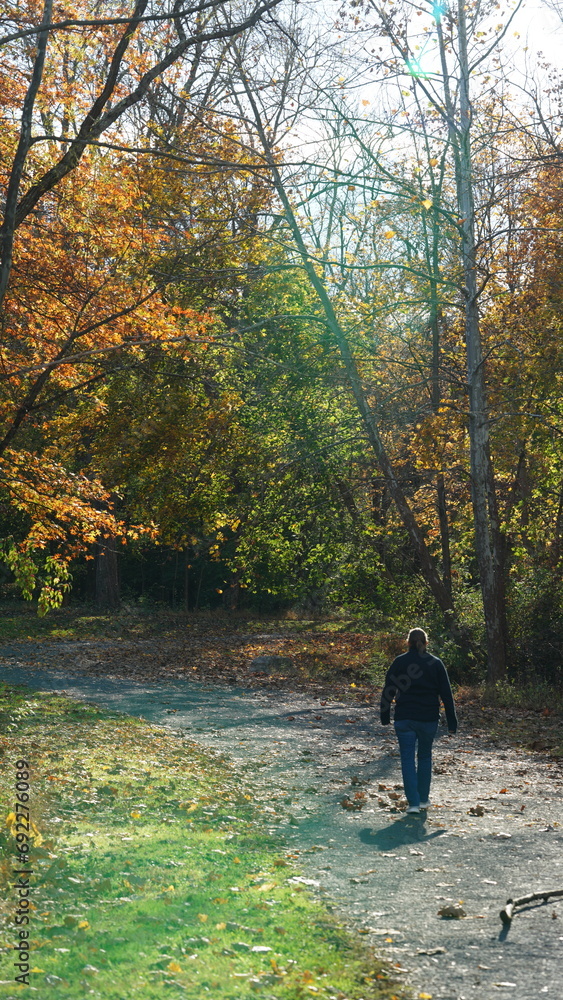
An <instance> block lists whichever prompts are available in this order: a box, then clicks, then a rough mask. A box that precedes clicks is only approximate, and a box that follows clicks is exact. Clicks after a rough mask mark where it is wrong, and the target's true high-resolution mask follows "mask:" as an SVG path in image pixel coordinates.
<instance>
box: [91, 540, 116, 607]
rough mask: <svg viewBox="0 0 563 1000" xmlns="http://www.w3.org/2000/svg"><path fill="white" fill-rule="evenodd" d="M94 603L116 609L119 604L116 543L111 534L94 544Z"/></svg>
mask: <svg viewBox="0 0 563 1000" xmlns="http://www.w3.org/2000/svg"><path fill="white" fill-rule="evenodd" d="M96 549H97V551H96V604H97V605H98V607H100V608H107V609H117V608H119V606H120V604H121V598H120V592H119V570H118V564H117V545H116V540H115V538H114V536H113V535H110V536H109V538H100V540H99V541H98V542H97V545H96Z"/></svg>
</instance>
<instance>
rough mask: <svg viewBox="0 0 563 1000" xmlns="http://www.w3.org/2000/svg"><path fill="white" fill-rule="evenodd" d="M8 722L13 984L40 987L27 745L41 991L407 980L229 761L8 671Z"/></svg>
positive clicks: (231, 999)
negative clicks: (21, 954)
mask: <svg viewBox="0 0 563 1000" xmlns="http://www.w3.org/2000/svg"><path fill="white" fill-rule="evenodd" d="M0 731H1V732H2V734H3V736H2V738H1V740H0V747H1V752H2V765H3V766H2V776H1V780H0V786H1V787H0V792H1V796H2V806H3V814H2V824H3V825H2V832H0V841H1V847H2V867H1V869H0V883H1V884H0V889H1V893H0V895H1V898H2V903H1V904H0V946H1V947H0V981H1V983H0V996H2V997H3V998H5V1000H8V998H11V997H19V996H21V995H22V992H23V991H25V990H27V989H28V987H26V986H19V985H17V984H16V983H14V981H13V978H14V975H15V974H16V973H15V970H14V967H13V962H14V955H15V952H14V950H13V945H14V942H15V937H14V933H15V928H14V922H13V916H14V911H15V893H14V891H13V888H12V885H13V879H14V876H13V874H12V868H13V866H14V846H15V841H14V834H15V827H14V824H13V819H12V817H11V816H10V812H11V810H12V808H13V802H14V795H15V791H14V783H15V762H16V760H18V759H20V758H24V759H26V760H28V761H29V763H30V765H31V779H30V783H31V786H32V799H31V812H32V820H33V822H34V824H35V826H34V827H33V838H34V845H35V846H34V847H33V849H32V858H31V867H32V868H33V871H34V873H35V874H34V875H33V877H32V883H33V889H32V898H33V910H32V912H31V916H30V923H29V929H30V941H31V962H30V964H31V967H32V970H34V971H32V973H31V975H30V982H31V985H32V986H33V987H34V988H35V995H38V996H39V997H40V998H41V1000H51V998H52V1000H55V998H56V1000H80V998H82V997H90V996H92V997H103V998H104V1000H127V998H129V997H139V998H142V1000H152V998H154V1000H156V998H157V997H158V998H162V997H170V998H172V1000H176V998H181V997H182V998H190V1000H201V998H202V997H205V996H206V995H209V996H210V997H213V998H214V1000H238V998H240V1000H246V998H250V997H256V996H259V997H260V996H261V997H263V998H265V1000H301V998H303V997H322V998H323V1000H324V998H327V1000H329V998H332V1000H344V998H349V1000H359V998H360V997H361V998H364V1000H372V998H379V1000H391V998H392V997H397V996H398V993H397V990H398V987H396V986H394V985H393V983H391V982H390V981H388V980H387V973H386V972H385V969H384V968H382V966H381V965H380V964H379V963H378V962H377V961H376V959H375V957H374V956H373V954H371V953H370V951H369V950H368V949H367V948H365V947H364V946H363V944H362V943H361V941H360V939H359V938H354V937H352V936H351V935H350V934H349V933H347V931H346V930H345V929H344V928H343V927H342V926H340V925H339V923H338V922H337V920H336V919H335V918H334V916H333V915H332V914H331V913H330V912H329V910H328V909H327V907H325V906H323V905H322V904H321V903H320V902H319V901H318V900H315V899H314V898H312V897H311V896H310V895H309V894H308V892H307V891H302V886H300V885H298V884H296V883H292V882H291V881H290V878H291V877H292V876H293V875H295V873H296V868H295V865H296V863H297V862H296V858H295V855H293V856H292V855H291V853H290V852H288V851H287V850H286V849H285V848H284V846H283V842H282V839H281V838H278V839H277V840H274V839H273V838H272V837H271V836H269V834H268V831H267V829H266V826H265V823H264V821H263V817H262V814H261V805H260V802H258V801H256V799H255V796H254V793H253V791H252V789H251V788H247V787H245V785H244V784H242V783H241V779H240V777H239V776H238V775H237V774H236V773H235V772H234V771H233V770H232V769H231V768H230V767H229V766H228V765H227V764H226V763H225V762H223V761H221V760H220V759H218V758H210V757H209V756H207V755H206V754H205V753H204V752H203V751H202V749H201V748H200V747H198V746H197V745H195V744H193V743H192V742H190V741H187V740H186V739H183V738H181V737H179V736H175V735H174V734H172V733H169V732H166V731H165V730H163V729H160V728H158V727H155V726H151V725H149V724H148V723H145V722H142V721H140V720H135V719H132V718H129V717H127V716H123V715H117V714H113V715H112V714H111V713H107V712H101V711H99V710H98V709H97V708H96V707H95V706H89V705H83V704H79V703H77V702H73V701H71V700H69V699H67V698H65V697H62V696H57V695H51V694H39V693H35V694H33V693H31V692H29V691H28V690H26V689H24V688H19V687H18V688H14V687H8V686H6V685H0ZM271 800H272V799H270V801H269V803H268V804H271ZM5 819H6V820H7V823H5V822H4V820H5ZM253 949H254V950H253ZM25 995H28V994H27V993H26V994H25Z"/></svg>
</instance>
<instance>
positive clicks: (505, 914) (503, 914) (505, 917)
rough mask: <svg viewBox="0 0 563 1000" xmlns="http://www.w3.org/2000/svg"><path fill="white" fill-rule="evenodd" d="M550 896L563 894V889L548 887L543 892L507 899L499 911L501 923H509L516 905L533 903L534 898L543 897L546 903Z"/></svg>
mask: <svg viewBox="0 0 563 1000" xmlns="http://www.w3.org/2000/svg"><path fill="white" fill-rule="evenodd" d="M550 896H563V889H550V890H547V891H545V892H530V893H528V895H527V896H520V898H519V899H508V900H507V901H506V906H505V907H504V910H501V911H500V919H501V920H502V922H503V924H509V923H510V922H511V920H512V917H513V914H514V910H515V908H516V907H517V906H524V904H525V903H533V902H534V900H535V899H543V901H544V903H547V901H548V899H549V897H550Z"/></svg>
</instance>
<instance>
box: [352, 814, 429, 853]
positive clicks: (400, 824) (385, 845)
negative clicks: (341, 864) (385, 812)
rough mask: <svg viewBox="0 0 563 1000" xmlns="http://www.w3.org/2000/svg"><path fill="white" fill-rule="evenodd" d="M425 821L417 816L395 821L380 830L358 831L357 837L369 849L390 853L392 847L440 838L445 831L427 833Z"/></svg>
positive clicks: (368, 828) (367, 829)
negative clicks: (374, 848) (375, 848)
mask: <svg viewBox="0 0 563 1000" xmlns="http://www.w3.org/2000/svg"><path fill="white" fill-rule="evenodd" d="M425 822H426V821H425V820H424V819H421V818H420V817H419V816H412V817H410V816H409V817H408V818H405V819H402V818H401V819H397V820H395V822H394V823H392V824H391V826H385V827H383V829H382V830H373V829H371V828H370V827H367V828H365V829H363V830H360V831H359V833H358V836H359V838H360V841H361V842H362V844H367V845H369V846H370V847H377V848H378V850H380V851H390V850H393V848H394V847H401V846H402V845H404V844H423V843H427V842H428V841H429V840H434V839H435V838H436V837H440V836H441V835H442V834H443V833H447V830H445V829H440V830H433V831H432V833H429V832H428V830H427V829H426V827H425V825H424V824H425Z"/></svg>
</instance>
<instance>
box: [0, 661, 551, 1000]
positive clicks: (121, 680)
mask: <svg viewBox="0 0 563 1000" xmlns="http://www.w3.org/2000/svg"><path fill="white" fill-rule="evenodd" d="M74 645H75V646H76V647H77V649H76V654H77V655H76V662H77V663H79V662H81V663H82V666H81V667H77V668H76V669H75V670H70V669H68V665H65V669H64V670H62V669H60V666H59V667H57V666H56V664H55V663H54V662H53V660H52V659H49V656H48V655H47V654H45V655H44V656H43V655H41V649H40V647H39V645H38V646H37V649H35V651H34V654H33V662H31V661H30V651H31V650H30V645H29V644H28V645H27V646H26V647H25V648H26V649H27V657H26V661H24V660H23V658H22V651H21V648H20V645H19V644H11V645H10V646H5V647H2V648H0V680H6V681H9V682H12V683H28V684H30V685H32V686H34V687H35V688H36V689H38V690H58V691H63V690H64V691H65V692H67V693H68V694H69V695H71V696H73V697H77V698H82V699H85V700H88V701H95V702H97V703H98V704H100V705H102V706H104V707H106V708H110V709H114V710H119V711H123V712H128V713H131V714H133V715H142V716H143V717H144V718H145V719H147V720H149V721H151V722H154V723H158V724H162V725H166V726H169V727H171V728H172V729H174V730H177V731H181V732H182V733H183V734H186V735H190V736H192V737H193V738H194V739H195V740H197V741H198V742H200V743H202V744H204V745H205V746H207V747H209V748H211V749H213V750H214V751H216V752H219V753H221V754H224V755H226V756H228V757H229V759H230V760H232V761H233V762H235V763H236V765H237V766H238V767H239V768H240V769H241V771H243V772H244V775H245V780H247V781H251V782H252V783H253V785H254V787H255V789H256V794H257V798H258V799H260V800H261V808H262V810H263V812H264V814H265V816H266V818H267V820H268V821H269V822H270V829H271V831H272V833H276V834H281V835H283V837H284V838H285V840H286V843H287V845H288V847H289V848H293V849H294V851H295V854H297V855H298V858H299V864H300V865H301V866H302V870H303V876H304V879H306V880H309V883H310V885H311V888H312V889H313V890H314V891H318V892H320V893H321V894H322V895H323V896H324V897H325V898H326V900H327V902H332V903H333V904H334V905H335V907H336V909H337V910H338V912H339V913H340V914H341V915H342V916H343V918H344V919H345V920H347V921H348V922H349V923H350V924H352V925H354V926H355V927H356V928H357V929H358V930H359V931H360V932H361V933H362V934H364V935H365V939H366V940H368V941H371V942H372V943H373V944H374V945H375V946H376V947H377V949H378V951H379V953H380V954H383V955H386V956H387V957H388V959H389V961H390V963H392V965H393V967H394V972H395V973H397V974H398V975H400V977H401V978H402V979H404V981H405V983H406V984H407V985H408V986H409V987H410V988H411V990H412V992H413V995H414V996H415V997H418V996H419V994H422V993H424V994H428V995H431V997H432V998H433V1000H470V998H476V1000H496V998H498V997H502V996H506V997H511V998H513V1000H541V998H543V997H544V996H546V997H551V998H552V1000H561V998H562V997H563V903H562V902H561V900H557V899H555V900H553V901H552V902H551V901H550V902H548V903H547V904H544V903H540V904H539V905H538V904H535V905H530V906H528V907H525V908H523V909H522V911H518V912H517V915H516V916H515V918H514V920H513V923H512V925H511V927H510V928H509V929H508V930H507V929H506V928H504V929H503V927H502V924H501V922H500V920H499V910H500V909H501V907H502V906H503V905H504V903H505V902H506V900H507V899H508V897H511V896H520V895H524V894H526V893H527V892H531V891H535V890H540V889H557V888H563V816H562V806H561V797H562V789H563V770H562V767H561V764H559V763H555V762H551V761H549V760H548V759H546V758H545V757H542V756H540V755H538V754H535V753H532V752H525V751H522V750H517V749H514V748H513V747H510V746H509V745H508V744H507V745H506V746H499V745H498V743H497V742H495V741H493V740H491V739H489V738H488V737H487V735H486V734H485V733H483V731H477V730H473V731H472V730H471V729H470V728H469V727H468V726H464V719H463V712H462V713H461V726H460V732H459V734H458V736H457V737H456V738H454V739H450V738H448V737H447V735H445V731H444V730H442V734H443V735H441V736H440V737H439V738H438V739H437V741H436V744H435V755H434V772H435V774H434V778H433V785H432V791H431V798H432V806H431V808H430V809H429V811H428V814H427V816H426V817H425V816H424V814H421V816H420V817H407V816H406V815H405V814H404V813H402V812H401V811H400V808H401V805H400V799H401V788H402V786H401V785H400V769H399V760H398V752H397V748H396V742H395V739H394V735H393V732H392V730H391V729H390V728H383V727H381V726H380V725H379V723H378V721H377V713H376V712H375V710H374V709H373V708H371V707H369V706H364V705H350V704H343V703H341V702H334V701H329V700H325V698H324V697H323V698H322V700H321V699H320V698H313V697H311V696H309V695H305V694H296V693H291V692H288V691H287V690H284V691H275V690H271V689H269V690H245V689H241V688H234V687H232V686H219V685H207V684H202V683H198V682H190V681H184V680H175V681H164V680H163V681H161V682H159V683H158V684H156V683H150V684H144V683H140V682H138V681H134V680H130V679H127V678H126V677H120V676H115V675H114V676H113V677H110V678H103V677H100V676H94V677H92V676H89V675H88V673H87V667H86V666H84V660H82V661H81V660H80V657H79V655H78V653H79V652H80V650H79V649H78V647H79V646H84V645H85V644H79V643H76V644H74ZM59 649H60V647H59ZM396 796H398V798H397V797H396ZM343 800H347V801H348V803H352V804H353V805H354V806H361V808H357V809H356V808H344V807H343V806H342V804H341V803H342V801H343ZM470 810H473V812H470ZM560 824H561V825H560ZM460 901H462V903H461V905H462V907H463V910H464V911H465V913H466V916H465V917H464V918H462V919H458V920H453V919H452V920H446V919H441V918H440V917H439V916H438V910H439V909H440V908H441V907H443V906H444V905H447V904H457V903H459V902H460Z"/></svg>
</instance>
